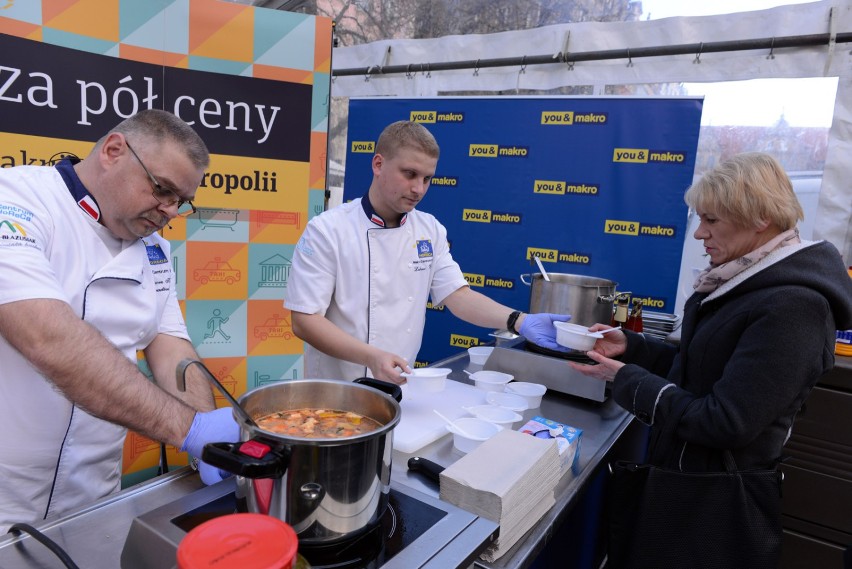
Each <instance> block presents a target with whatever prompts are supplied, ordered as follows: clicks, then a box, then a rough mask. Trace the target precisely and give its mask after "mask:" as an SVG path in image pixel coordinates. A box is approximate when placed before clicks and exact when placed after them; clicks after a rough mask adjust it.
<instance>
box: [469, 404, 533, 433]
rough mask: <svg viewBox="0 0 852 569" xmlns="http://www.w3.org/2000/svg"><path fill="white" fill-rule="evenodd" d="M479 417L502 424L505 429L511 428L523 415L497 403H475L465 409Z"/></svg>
mask: <svg viewBox="0 0 852 569" xmlns="http://www.w3.org/2000/svg"><path fill="white" fill-rule="evenodd" d="M465 410H466V411H467V412H468V413H470V414H471V415H473V416H474V417H476V418H477V419H485V420H486V421H488V422H489V423H494V424H495V425H500V426H501V427H503V428H505V429H511V428H512V427H514V426H515V424H516V423H518V422H519V421H520V420H521V419H523V417H522V416H521V415H519V414H517V413H515V412H514V411H512V410H511V409H507V408H505V407H498V406H496V405H475V406H473V407H467V408H466V409H465Z"/></svg>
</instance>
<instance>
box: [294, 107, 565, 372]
mask: <svg viewBox="0 0 852 569" xmlns="http://www.w3.org/2000/svg"><path fill="white" fill-rule="evenodd" d="M438 154H439V148H438V143H437V142H436V141H435V138H434V137H433V136H432V134H431V133H430V132H429V131H428V130H427V129H426V128H425V127H424V126H423V125H421V124H419V123H415V122H409V121H399V122H395V123H393V124H391V125H389V126H388V127H386V128H385V129H384V131H383V132H382V133H381V135H380V136H379V139H378V141H377V142H376V154H375V155H374V156H373V161H372V168H373V181H372V183H371V184H370V189H369V191H368V192H367V194H366V195H365V196H364V197H363V198H360V199H356V200H353V201H351V202H348V203H346V204H343V205H341V206H339V207H336V208H334V209H331V210H329V211H326V212H324V213H323V214H321V215H319V216H317V217H315V218H314V219H312V220H311V222H310V223H308V226H307V227H306V228H305V232H304V233H303V234H302V237H301V239H299V243H298V244H297V245H296V251H295V253H294V255H293V265H292V267H291V271H290V277H289V280H288V282H287V292H286V295H285V302H284V305H285V306H286V307H287V308H289V309H290V310H291V311H292V323H293V331H294V332H295V334H296V335H297V336H299V337H300V338H302V339H303V340H305V342H307V344H308V345H307V346H305V377H314V378H326V379H347V380H352V379H355V378H358V377H361V376H365V375H371V376H372V377H375V378H377V379H383V380H386V381H392V382H395V383H402V382H404V381H405V380H404V379H403V377H402V376H401V375H400V374H401V373H402V372H403V371H409V372H410V371H411V368H410V364H411V363H412V362H414V359H415V357H416V356H417V352H418V351H419V349H420V343H421V341H422V338H423V327H424V324H425V321H426V302H427V300H428V299H429V297H430V295H431V298H432V304H433V305H435V306H439V305H444V306H446V307H447V308H449V309H450V311H451V312H452V313H453V314H454V315H456V316H457V317H459V318H461V319H462V320H464V321H466V322H470V323H471V324H476V325H478V326H483V327H488V328H492V329H493V328H506V327H508V328H510V329H513V330H514V331H516V332H518V333H520V334H521V335H523V336H525V337H526V338H527V339H528V340H530V341H532V342H535V343H536V344H539V345H541V346H544V347H548V348H552V349H562V348H560V347H559V346H558V345H557V344H556V340H555V335H556V329H555V327H554V326H553V321H554V320H560V321H566V320H568V319H569V318H570V317H569V316H567V315H556V314H544V313H540V314H523V313H521V312H520V311H515V310H513V309H511V308H509V307H507V306H503V305H502V304H499V303H497V302H495V301H493V300H491V299H489V298H488V297H486V296H485V295H482V294H480V293H478V292H475V291H473V290H471V289H470V287H469V286H468V283H467V281H466V280H465V278H464V276H463V274H462V272H461V269H460V268H459V266H458V264H457V263H456V262H455V261H454V260H453V258H452V256H451V255H450V250H449V245H448V243H447V231H446V229H445V228H444V226H443V225H441V224H440V223H439V222H438V220H436V219H435V218H434V217H433V216H432V215H430V214H428V213H424V212H421V211H417V210H416V209H415V206H416V205H417V204H418V203H419V202H420V200H421V199H423V197H424V196H425V195H426V191H427V190H428V189H429V182H430V181H431V179H432V176H433V175H434V174H435V168H436V166H437V164H438Z"/></svg>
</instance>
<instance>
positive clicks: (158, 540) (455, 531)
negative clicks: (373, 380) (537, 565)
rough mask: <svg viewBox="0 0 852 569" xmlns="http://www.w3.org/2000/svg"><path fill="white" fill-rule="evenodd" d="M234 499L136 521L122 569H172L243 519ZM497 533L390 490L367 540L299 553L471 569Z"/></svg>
mask: <svg viewBox="0 0 852 569" xmlns="http://www.w3.org/2000/svg"><path fill="white" fill-rule="evenodd" d="M234 491H235V482H234V479H233V478H230V479H227V480H223V481H222V482H219V483H217V484H214V485H212V486H208V487H206V488H202V489H200V490H198V491H196V492H193V493H191V494H188V495H186V496H182V497H180V498H178V499H176V500H175V501H174V502H172V503H170V504H166V505H165V506H162V507H160V508H157V509H155V510H152V511H150V512H147V513H145V514H142V515H140V516H138V517H136V518H135V519H134V520H133V522H132V524H131V526H130V531H129V533H128V536H127V540H126V542H125V544H124V548H123V549H122V553H121V569H163V568H168V567H174V564H175V559H176V555H177V547H178V544H179V543H180V541H181V540H182V539H183V537H184V536H185V535H186V534H187V533H188V532H189V531H191V530H192V528H194V527H196V526H197V525H199V524H201V523H203V522H204V521H206V520H209V519H212V518H214V517H216V516H220V515H227V514H231V513H234V512H235V511H237V503H236V499H235V497H234ZM497 533H498V525H497V524H496V523H494V522H491V521H489V520H486V519H484V518H480V517H479V516H476V515H475V514H472V513H470V512H467V511H465V510H462V509H461V508H457V507H456V506H453V505H452V504H449V503H446V502H443V501H441V500H439V499H437V498H434V497H432V496H429V495H427V494H424V493H422V492H419V491H417V490H415V489H413V488H409V487H407V486H404V485H402V484H394V483H391V489H390V495H389V508H388V511H387V512H386V513H385V515H384V516H383V518H382V520H381V523H380V524H379V525H378V526H377V528H376V530H375V531H371V532H369V534H368V535H367V538H368V539H362V540H359V543H356V544H354V545H353V544H346V545H344V546H342V547H341V549H345V551H335V550H334V548H330V551H304V552H303V551H302V548H300V553H303V555H305V556H306V557H307V558H308V561H309V562H311V565H312V567H317V568H322V567H345V568H347V569H348V568H354V567H358V568H359V569H360V568H368V569H373V568H376V569H378V568H381V569H415V568H428V569H448V568H453V567H459V568H461V567H469V566H470V564H471V563H472V562H473V560H474V559H475V558H476V557H477V556H478V555H479V554H480V553H481V552H482V551H483V550H484V549H485V548H486V547H487V546H488V545H489V544H490V543H491V542H492V541H493V540H494V538H495V537H496V536H497ZM374 538H375V539H374Z"/></svg>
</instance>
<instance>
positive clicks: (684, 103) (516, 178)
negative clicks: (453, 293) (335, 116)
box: [343, 97, 702, 365]
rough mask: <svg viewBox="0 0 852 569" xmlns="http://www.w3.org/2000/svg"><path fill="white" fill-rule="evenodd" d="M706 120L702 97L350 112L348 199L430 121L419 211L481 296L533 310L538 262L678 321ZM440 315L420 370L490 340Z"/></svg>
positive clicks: (436, 102)
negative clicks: (399, 130)
mask: <svg viewBox="0 0 852 569" xmlns="http://www.w3.org/2000/svg"><path fill="white" fill-rule="evenodd" d="M701 108H702V99H700V98H632V97H631V98H621V97H613V98H589V97H582V98H573V97H560V98H541V97H535V98H521V97H518V98H516V97H496V98H435V99H390V100H389V99H386V98H382V99H352V100H350V103H349V132H348V144H347V156H346V175H345V181H344V196H343V197H344V200H351V199H354V198H358V197H361V196H362V195H363V194H364V193H366V191H367V189H368V188H369V186H370V181H371V179H372V170H371V166H370V161H371V159H372V157H373V153H374V148H375V142H376V139H377V138H378V136H379V134H380V133H381V131H382V129H383V128H384V127H385V126H387V125H388V124H390V123H392V122H394V121H398V120H412V121H417V122H420V123H422V124H423V125H424V126H426V127H427V128H428V129H429V130H430V131H431V132H432V134H433V135H434V136H435V138H436V139H437V141H438V143H439V144H440V146H441V156H440V159H439V160H438V169H437V171H436V173H435V177H434V178H433V180H432V185H431V187H430V189H429V192H428V193H427V194H426V197H425V198H424V199H423V201H422V202H421V203H420V204H419V205H418V209H421V210H423V211H427V212H429V213H431V214H433V215H434V216H436V217H437V218H438V220H439V221H441V223H443V224H444V226H446V228H447V233H448V237H449V240H450V244H451V251H452V254H453V258H454V259H455V260H456V261H457V262H458V263H459V265H461V268H462V271H464V273H465V276H466V277H467V279H468V282H469V283H470V286H471V287H472V288H473V289H474V290H477V291H479V292H481V293H483V294H485V295H487V296H489V297H491V298H493V299H494V300H496V301H498V302H501V303H503V304H506V305H509V306H513V307H515V308H517V309H519V310H525V311H526V310H528V309H529V304H530V287H529V286H527V285H525V284H524V283H523V282H522V280H521V275H524V274H526V275H528V274H530V273H531V272H538V269H537V268H535V264H534V262H532V261H533V256H538V257H540V258H541V260H542V261H543V262H544V267H545V268H546V269H547V271H548V272H554V273H568V274H575V275H585V276H591V277H600V278H604V279H609V280H612V281H615V282H617V283H618V287H617V288H618V290H619V291H630V292H631V293H632V296H633V300H634V302H642V303H643V304H644V307H645V308H646V309H647V310H653V311H658V312H673V310H674V305H675V300H676V295H677V284H678V275H679V270H680V259H681V253H682V248H683V241H684V237H685V235H684V233H685V232H686V226H687V207H686V205H685V204H684V201H683V194H684V192H685V191H686V189H687V188H688V187H689V185H690V184H691V182H692V176H693V171H694V167H695V152H696V148H697V146H698V133H699V126H700V122H701ZM526 281H527V282H529V279H528V278H527V279H526ZM428 311H429V312H428V314H427V319H426V331H425V334H424V338H423V345H422V347H421V350H420V353H419V355H418V358H417V362H418V365H425V364H427V363H431V362H434V361H436V360H439V359H442V358H445V357H447V356H450V355H452V354H454V353H456V352H458V351H459V350H461V349H466V348H467V347H469V346H471V345H477V344H480V343H487V342H488V341H489V340H491V339H492V338H490V337H489V335H488V334H489V333H490V332H492V330H485V329H483V328H478V327H476V326H472V325H469V324H467V323H465V322H463V321H461V320H459V319H457V318H455V317H454V316H452V314H450V313H449V311H448V310H440V309H436V308H435V307H432V306H429V307H428ZM582 324H591V323H585V322H584V323H582Z"/></svg>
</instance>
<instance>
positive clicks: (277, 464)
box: [201, 439, 290, 478]
mask: <svg viewBox="0 0 852 569" xmlns="http://www.w3.org/2000/svg"><path fill="white" fill-rule="evenodd" d="M201 460H203V461H204V462H206V463H207V464H209V465H211V466H215V467H216V468H221V469H222V470H227V471H228V472H230V473H232V474H237V475H239V476H245V477H246V478H281V477H282V476H284V473H285V472H287V467H288V466H289V465H290V449H289V448H288V447H283V448H282V447H278V448H275V449H273V448H272V447H271V446H269V445H268V444H266V443H264V442H262V441H260V440H257V439H251V440H248V441H245V442H241V443H208V444H206V445H204V451H202V453H201Z"/></svg>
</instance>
